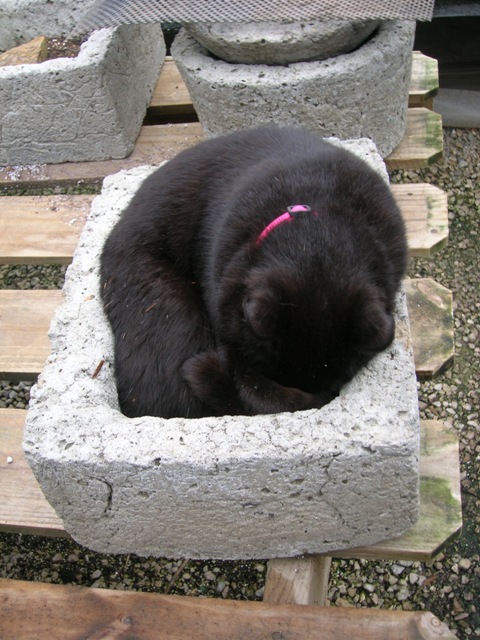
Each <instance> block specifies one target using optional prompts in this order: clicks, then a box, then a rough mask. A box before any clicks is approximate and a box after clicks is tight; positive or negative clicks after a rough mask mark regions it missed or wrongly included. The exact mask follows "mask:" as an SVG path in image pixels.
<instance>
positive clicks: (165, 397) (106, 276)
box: [101, 127, 407, 418]
mask: <svg viewBox="0 0 480 640" xmlns="http://www.w3.org/2000/svg"><path fill="white" fill-rule="evenodd" d="M295 204H307V205H309V206H310V207H311V208H312V210H313V211H315V212H317V213H318V215H316V216H315V215H312V214H304V215H303V216H301V217H299V218H298V219H295V220H294V221H292V222H287V223H284V224H282V225H281V226H279V227H277V228H276V229H274V230H273V231H272V232H271V233H270V234H269V235H268V237H267V238H265V239H264V240H263V242H261V243H260V245H259V246H256V240H257V238H258V236H259V235H260V233H261V232H262V230H263V229H264V228H265V227H266V226H267V225H268V224H269V223H270V222H271V221H272V220H273V219H275V218H276V217H277V216H279V215H280V214H282V213H283V212H284V211H286V209H287V207H288V206H290V205H295ZM406 255H407V250H406V240H405V230H404V225H403V221H402V218H401V216H400V213H399V210H398V207H397V206H396V204H395V201H394V199H393V197H392V195H391V193H390V190H389V188H388V187H387V186H386V185H385V183H384V182H383V180H382V179H381V178H380V177H379V176H378V175H377V173H376V172H374V171H373V170H372V169H370V168H369V167H368V166H367V165H366V163H364V162H363V161H361V160H359V159H358V158H357V157H356V156H354V155H353V154H351V153H349V152H347V151H345V150H343V149H339V148H338V147H334V146H333V145H331V144H329V143H327V142H325V141H323V140H322V139H321V138H319V137H318V136H316V135H313V134H311V133H309V132H307V131H305V130H303V129H280V128H273V127H272V128H264V129H256V130H249V131H242V132H237V133H234V134H231V135H228V136H224V137H219V138H215V139H212V140H209V141H207V142H204V143H201V144H199V145H197V146H195V147H193V148H191V149H188V150H186V151H184V152H182V153H180V154H179V155H178V156H177V157H176V158H174V159H173V160H171V161H170V162H168V163H167V164H166V165H164V166H163V167H161V168H160V169H158V170H157V171H156V172H154V173H153V174H152V175H151V176H150V177H148V178H147V179H146V180H145V182H144V183H143V184H142V185H141V187H140V189H139V190H138V192H137V193H136V195H135V196H134V198H133V200H132V202H131V204H130V205H129V207H128V208H127V209H126V210H125V211H124V212H123V214H122V217H121V219H120V221H119V222H118V224H117V225H116V226H115V228H114V229H113V230H112V232H111V234H110V236H109V238H108V240H107V242H106V244H105V247H104V250H103V254H102V264H101V280H102V295H103V300H104V305H105V311H106V313H107V316H108V318H109V320H110V323H111V326H112V328H113V332H114V336H115V372H116V379H117V386H118V394H119V399H120V405H121V408H122V411H123V412H124V413H125V414H126V415H128V416H138V415H156V416H163V417H173V416H184V417H188V418H194V417H200V416H207V415H222V414H236V413H246V414H255V413H273V412H279V411H294V410H298V409H305V408H310V407H318V406H323V405H324V404H325V403H326V402H328V401H330V400H331V399H332V398H333V397H334V396H335V395H336V394H337V393H338V391H339V389H340V387H341V386H342V384H344V383H345V382H346V381H347V380H349V379H350V378H351V377H352V376H353V375H354V374H355V373H356V372H357V371H358V370H359V369H360V368H361V367H362V366H363V365H364V364H366V363H367V362H368V361H369V360H370V359H371V358H372V357H373V356H374V355H375V354H376V353H378V352H379V351H381V350H382V349H384V348H385V347H387V346H388V345H389V344H390V342H391V341H392V339H393V335H394V321H393V317H392V312H393V306H394V299H395V294H396V292H397V290H398V287H399V283H400V280H401V278H402V276H403V274H404V271H405V267H406Z"/></svg>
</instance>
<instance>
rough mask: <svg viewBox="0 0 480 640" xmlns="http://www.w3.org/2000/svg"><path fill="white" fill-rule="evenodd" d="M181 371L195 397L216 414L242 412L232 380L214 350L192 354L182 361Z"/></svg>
mask: <svg viewBox="0 0 480 640" xmlns="http://www.w3.org/2000/svg"><path fill="white" fill-rule="evenodd" d="M182 373H183V377H184V379H185V381H186V382H187V384H188V386H189V387H190V388H191V390H192V391H193V393H194V394H195V395H196V397H197V398H199V400H201V401H202V402H204V403H205V404H207V405H208V406H209V407H211V408H212V409H214V410H215V411H216V412H217V413H218V415H223V414H227V413H229V414H234V413H244V408H243V407H242V406H241V403H240V400H239V397H238V393H237V390H236V388H235V384H234V381H233V379H232V378H231V376H230V375H229V373H228V371H227V369H226V367H225V364H224V362H223V361H222V359H221V357H220V355H219V353H217V352H216V351H214V350H209V351H202V352H201V353H198V354H196V355H194V356H192V357H191V358H189V359H188V360H187V361H186V362H185V363H184V365H183V367H182Z"/></svg>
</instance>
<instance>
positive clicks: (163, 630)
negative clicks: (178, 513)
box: [0, 56, 461, 640]
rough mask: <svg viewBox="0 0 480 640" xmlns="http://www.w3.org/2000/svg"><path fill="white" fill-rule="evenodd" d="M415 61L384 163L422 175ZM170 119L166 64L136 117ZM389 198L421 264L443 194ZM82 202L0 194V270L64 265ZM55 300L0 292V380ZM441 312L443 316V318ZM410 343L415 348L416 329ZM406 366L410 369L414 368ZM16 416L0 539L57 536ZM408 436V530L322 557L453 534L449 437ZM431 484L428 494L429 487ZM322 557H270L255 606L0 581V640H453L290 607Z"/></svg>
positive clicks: (455, 507)
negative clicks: (414, 486)
mask: <svg viewBox="0 0 480 640" xmlns="http://www.w3.org/2000/svg"><path fill="white" fill-rule="evenodd" d="M415 64H416V66H415ZM425 64H426V63H425V61H423V60H422V58H421V57H420V58H419V60H417V63H415V56H414V69H415V68H416V69H417V70H416V71H415V73H414V74H413V76H412V91H411V96H410V101H411V104H412V105H413V104H415V105H416V106H418V105H420V110H417V111H410V113H409V126H408V129H407V135H406V141H407V143H406V146H405V145H404V144H403V143H402V145H400V148H399V149H397V150H396V152H395V153H394V154H392V156H391V157H390V158H389V160H388V162H389V164H390V166H402V167H404V168H405V167H408V166H419V165H422V166H426V165H428V164H429V163H430V162H432V161H433V160H434V159H435V158H437V157H438V156H439V155H440V154H441V135H440V136H439V135H438V134H439V119H438V117H437V116H434V117H433V118H432V117H431V114H430V115H429V114H428V110H426V109H424V108H423V107H424V106H425V105H427V106H431V97H432V96H433V95H434V92H435V87H434V86H433V88H432V85H431V84H430V85H429V86H428V87H427V86H426V85H427V83H426V81H425V78H426V76H427V75H428V74H427V72H426V71H425ZM422 65H423V66H422ZM422 74H423V77H424V80H423V81H422V80H421V78H422ZM414 80H415V81H414ZM415 83H416V84H415ZM433 84H435V83H433ZM415 96H416V97H415ZM421 96H423V97H421ZM415 100H417V102H416V103H415ZM418 100H420V102H418ZM429 100H430V103H429ZM179 115H180V117H183V118H184V119H185V120H189V119H191V118H192V117H195V113H194V110H193V107H192V104H191V100H190V97H189V95H188V92H187V91H186V88H185V85H184V84H183V82H182V81H181V79H180V78H179V75H178V71H177V70H176V67H175V65H174V64H173V62H172V61H171V60H168V61H167V62H166V64H165V65H164V67H163V69H162V74H161V77H160V80H159V83H158V85H157V88H156V90H155V93H154V97H153V99H152V104H151V108H150V110H149V118H150V119H153V121H155V118H158V119H160V120H161V119H162V118H163V119H165V118H166V117H170V116H175V118H178V116H179ZM440 126H441V125H440ZM440 133H441V132H440ZM202 137H203V134H202V131H201V128H200V126H199V125H198V123H195V122H184V123H180V124H174V125H168V124H162V125H154V126H145V127H144V128H143V129H142V131H141V134H140V136H139V139H138V141H137V144H136V147H135V150H134V152H133V153H132V154H131V156H130V157H129V158H128V159H124V160H118V161H108V162H98V163H71V164H68V165H56V166H48V167H29V168H18V167H16V168H6V169H4V170H0V186H1V185H2V184H3V185H4V186H9V185H10V186H11V185H20V186H28V185H36V186H38V185H40V186H42V187H44V186H48V185H52V186H53V185H60V186H65V185H67V184H69V185H71V184H78V183H94V182H98V181H100V180H102V179H103V177H104V176H106V175H108V174H110V173H113V172H115V171H118V170H120V169H124V168H128V167H132V166H136V165H139V164H145V163H158V162H160V161H163V160H166V159H168V158H170V157H172V156H173V155H175V154H176V153H177V152H178V151H179V150H180V149H182V148H185V147H187V146H190V145H191V144H193V143H194V142H196V141H198V140H200V139H201V138H202ZM421 138H424V139H425V140H426V139H427V138H428V142H429V144H424V143H422V142H421V141H420V142H419V140H420V139H421ZM434 139H435V144H433V143H432V141H433V140H434ZM394 192H395V196H396V198H397V201H398V202H399V204H400V206H401V209H402V212H403V214H404V217H405V219H406V222H407V229H408V239H409V246H410V252H411V254H412V255H430V254H431V253H432V252H434V251H435V250H436V249H438V248H439V247H441V246H442V245H443V244H444V243H445V242H446V240H447V236H448V224H447V217H446V216H447V214H446V198H445V196H444V194H442V192H440V191H439V190H437V189H435V188H433V187H430V186H428V185H408V186H407V185H398V186H394ZM90 202H91V196H85V197H83V196H78V197H77V196H75V197H68V196H55V197H46V198H43V197H41V198H27V197H21V198H14V197H10V198H2V199H0V262H3V263H7V264H39V263H61V264H67V263H68V262H69V261H70V260H71V255H72V252H73V249H74V247H75V245H76V241H77V238H78V234H79V232H80V229H81V228H82V226H83V221H84V219H85V216H86V214H87V211H88V209H89V205H90ZM432 211H433V212H434V214H432ZM421 289H422V288H421V287H420V289H419V288H418V287H417V288H416V289H415V291H414V295H415V296H416V297H415V305H414V307H412V305H411V304H410V312H411V314H412V325H413V327H415V324H416V323H417V320H416V316H415V310H416V308H419V307H422V304H421V303H419V297H418V295H419V294H418V292H419V290H420V293H421ZM423 289H424V291H427V292H428V295H426V299H427V303H428V304H431V303H432V295H433V294H432V291H434V286H433V285H430V284H428V286H427V285H426V286H424V287H423ZM409 295H410V296H412V295H413V294H409ZM433 298H434V300H436V298H435V296H433ZM60 301H61V292H59V291H0V306H1V309H2V313H1V315H0V367H1V369H2V371H3V374H4V375H7V376H8V377H10V378H16V377H17V378H18V377H20V378H25V377H34V376H35V375H36V374H37V373H38V371H39V370H40V369H41V367H42V364H43V361H44V359H45V357H46V356H47V355H48V353H49V343H48V338H47V327H48V324H49V321H50V318H51V316H52V313H53V311H54V309H55V308H56V306H57V305H58V304H59V303H60ZM437 306H441V305H437ZM444 312H445V309H444ZM445 313H446V314H447V316H448V314H449V313H450V316H451V310H450V311H449V310H448V309H447V311H446V312H445ZM445 313H444V315H445ZM450 316H448V317H450ZM419 326H420V325H419ZM423 336H424V333H423ZM418 339H419V340H420V345H421V344H422V332H420V337H419V338H418ZM423 339H424V338H423ZM418 357H419V356H417V367H419V368H421V366H422V365H421V364H420V363H419V362H418ZM439 366H442V365H439ZM432 372H433V368H432ZM24 419H25V412H24V411H22V410H19V409H15V410H9V409H3V410H0V486H1V487H2V501H0V530H3V531H12V532H22V533H27V532H28V533H36V534H40V535H43V534H47V535H66V534H65V531H64V529H63V524H62V522H61V520H60V519H59V518H58V516H57V515H56V513H55V512H54V511H53V509H52V508H51V507H50V505H49V504H48V503H47V501H46V500H45V498H44V496H43V494H42V492H41V489H40V487H39V485H38V483H37V482H36V480H35V478H34V477H33V474H32V472H31V470H30V468H29V466H28V464H27V461H26V459H25V457H24V455H23V450H22V446H21V440H22V433H23V424H24ZM421 431H422V433H421V442H422V450H421V476H422V481H421V516H420V520H419V522H418V523H417V525H415V527H413V528H412V529H411V530H410V531H409V532H407V533H406V534H404V535H403V536H401V537H399V538H397V539H396V540H393V541H388V542H385V543H384V544H379V545H373V546H371V547H368V548H362V549H351V550H349V551H341V550H340V551H339V552H338V554H331V555H338V556H339V557H368V558H399V559H410V558H413V559H426V558H431V557H432V556H433V555H434V554H435V553H437V552H438V550H439V549H440V548H441V547H442V546H443V545H444V544H445V542H446V541H448V540H449V539H450V538H451V537H452V536H453V535H455V533H456V532H457V531H458V529H459V527H460V526H461V509H460V501H459V469H458V442H457V439H456V437H455V436H454V434H452V432H451V431H450V430H448V429H447V428H446V427H445V426H444V425H442V424H441V423H438V422H431V421H430V422H428V421H426V422H422V426H421ZM432 486H434V487H437V488H438V487H439V488H440V489H441V491H438V490H437V491H432ZM330 562H331V556H328V557H320V556H319V557H306V558H302V559H289V560H282V559H279V560H273V561H270V562H269V568H268V575H267V581H266V586H265V599H264V600H265V601H264V603H247V602H241V603H240V602H228V601H222V600H215V601H211V600H202V599H195V598H187V597H174V596H161V595H158V594H147V593H134V592H130V593H126V592H119V591H108V590H98V589H84V588H79V587H69V586H58V585H56V586H54V585H43V584H36V583H35V584H34V583H25V582H21V581H14V580H3V581H0V593H1V597H2V605H3V608H2V613H0V637H1V638H2V639H4V640H7V639H11V640H13V639H15V640H27V639H30V638H33V637H35V638H38V640H43V639H45V640H46V639H47V638H48V639H50V638H52V637H61V638H65V640H68V639H69V638H72V639H73V638H78V637H85V638H91V639H92V640H93V639H94V638H101V637H102V638H107V637H108V638H114V637H115V638H120V637H127V636H128V637H135V638H138V639H139V640H147V639H148V640H149V639H153V638H155V639H156V640H161V639H163V638H165V639H166V638H168V639H169V640H170V639H172V640H183V639H187V638H188V639H189V640H190V638H193V637H195V638H198V639H199V640H202V639H203V638H205V639H206V638H209V639H210V638H212V639H221V638H225V639H226V638H228V639H229V640H235V639H236V638H239V639H240V638H241V639H242V640H243V639H244V638H251V639H252V640H260V639H264V638H265V639H267V638H269V639H271V638H278V639H280V638H284V639H285V640H287V639H288V640H293V639H294V638H295V639H296V640H303V639H305V640H306V639H307V638H309V639H310V638H313V637H322V638H336V639H337V640H338V639H343V638H345V640H346V639H349V640H350V639H351V638H353V637H354V638H359V639H362V638H378V639H383V640H388V639H389V638H392V639H393V638H395V639H396V638H399V637H401V638H405V639H406V640H409V639H410V638H411V639H412V640H413V639H414V638H418V637H420V636H421V637H422V638H432V639H433V638H454V635H453V634H451V633H450V632H449V631H448V629H447V628H446V627H445V625H443V624H442V623H441V622H440V621H439V620H438V619H437V618H435V617H434V616H432V615H431V614H429V613H425V612H415V613H413V612H399V611H388V612H385V611H382V610H378V609H375V610H365V609H361V610H352V609H347V610H345V609H336V608H328V607H321V606H320V607H319V606H316V607H312V606H298V605H300V604H301V605H309V604H313V603H316V604H324V603H325V601H326V590H327V585H328V572H329V566H330ZM292 603H296V604H292ZM3 612H6V614H3Z"/></svg>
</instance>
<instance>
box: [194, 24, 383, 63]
mask: <svg viewBox="0 0 480 640" xmlns="http://www.w3.org/2000/svg"><path fill="white" fill-rule="evenodd" d="M379 22H380V21H379V20H340V19H337V20H312V21H307V20H303V21H301V22H283V23H282V22H250V23H242V22H196V23H190V24H187V25H185V28H186V30H187V31H188V33H189V34H190V35H191V36H192V37H193V38H195V40H197V42H199V43H200V44H201V45H202V46H203V47H205V49H207V51H210V53H213V54H214V55H216V56H218V57H219V58H221V59H222V60H226V61H227V62H233V63H242V64H289V63H291V62H305V61H308V60H325V59H326V58H330V57H333V56H336V55H339V54H340V53H346V52H348V51H352V49H355V48H356V47H358V46H360V45H361V44H362V43H363V42H364V41H365V40H366V39H367V38H368V37H369V36H370V35H371V34H372V32H373V31H374V29H375V28H376V27H377V26H378V24H379Z"/></svg>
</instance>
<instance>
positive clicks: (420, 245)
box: [391, 184, 448, 258]
mask: <svg viewBox="0 0 480 640" xmlns="http://www.w3.org/2000/svg"><path fill="white" fill-rule="evenodd" d="M391 188H392V192H393V195H394V196H395V200H396V201H397V204H398V206H399V207H400V210H401V212H402V215H403V219H404V220H405V225H406V231H407V241H408V247H409V251H410V255H411V256H412V257H414V258H427V257H430V256H432V254H433V253H434V252H435V251H438V249H441V248H442V247H444V246H445V245H446V244H447V242H448V201H447V194H446V193H445V192H444V191H442V190H441V189H439V188H438V187H434V186H433V185H430V184H393V185H391Z"/></svg>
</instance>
